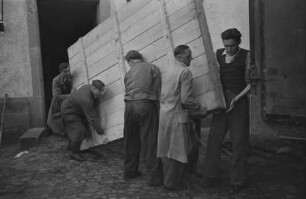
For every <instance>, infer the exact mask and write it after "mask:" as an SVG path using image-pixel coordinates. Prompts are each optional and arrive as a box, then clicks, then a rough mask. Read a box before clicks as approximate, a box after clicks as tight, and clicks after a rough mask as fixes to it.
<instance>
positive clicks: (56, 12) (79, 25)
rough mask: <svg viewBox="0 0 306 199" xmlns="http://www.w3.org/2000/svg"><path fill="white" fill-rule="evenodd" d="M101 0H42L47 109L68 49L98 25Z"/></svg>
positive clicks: (40, 13) (40, 18) (40, 14)
mask: <svg viewBox="0 0 306 199" xmlns="http://www.w3.org/2000/svg"><path fill="white" fill-rule="evenodd" d="M98 3H99V0H38V1H37V7H38V16H39V26H40V38H41V51H42V65H43V76H44V77H43V78H44V89H45V110H46V111H45V112H46V114H48V110H49V107H50V103H51V99H52V80H53V78H54V77H55V76H57V75H58V74H59V71H58V66H59V64H60V63H61V62H68V54H67V49H68V47H69V46H71V45H72V44H73V43H74V42H76V41H77V40H78V38H80V37H82V36H84V35H85V34H87V33H88V32H89V31H90V30H92V29H93V28H94V27H95V26H96V25H97V9H98Z"/></svg>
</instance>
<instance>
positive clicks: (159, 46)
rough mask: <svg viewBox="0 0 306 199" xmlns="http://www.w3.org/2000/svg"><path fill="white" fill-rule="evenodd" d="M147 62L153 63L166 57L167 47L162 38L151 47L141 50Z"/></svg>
mask: <svg viewBox="0 0 306 199" xmlns="http://www.w3.org/2000/svg"><path fill="white" fill-rule="evenodd" d="M140 53H142V54H143V55H144V56H145V58H146V60H147V61H148V62H153V61H155V60H157V59H159V58H160V57H162V56H164V55H166V47H165V40H164V38H163V37H162V38H160V39H159V40H157V41H155V42H154V43H151V44H150V45H148V46H146V47H145V48H143V49H141V50H140Z"/></svg>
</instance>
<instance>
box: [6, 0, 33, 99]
mask: <svg viewBox="0 0 306 199" xmlns="http://www.w3.org/2000/svg"><path fill="white" fill-rule="evenodd" d="M4 22H5V27H4V28H5V31H4V32H2V33H0V44H1V45H0V98H3V96H4V94H5V93H7V94H8V95H9V97H11V98H16V97H31V96H33V88H32V74H31V61H30V52H29V51H30V49H29V36H28V26H27V6H26V1H25V0H4Z"/></svg>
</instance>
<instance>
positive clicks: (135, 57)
mask: <svg viewBox="0 0 306 199" xmlns="http://www.w3.org/2000/svg"><path fill="white" fill-rule="evenodd" d="M124 58H125V60H126V61H127V63H128V64H129V66H130V67H133V66H134V64H135V63H136V62H139V61H143V57H142V54H140V53H139V52H138V51H136V50H130V51H129V52H128V53H126V55H125V57H124Z"/></svg>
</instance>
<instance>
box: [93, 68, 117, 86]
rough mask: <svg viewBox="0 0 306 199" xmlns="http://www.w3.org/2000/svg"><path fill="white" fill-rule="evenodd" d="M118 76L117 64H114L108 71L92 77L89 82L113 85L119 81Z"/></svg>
mask: <svg viewBox="0 0 306 199" xmlns="http://www.w3.org/2000/svg"><path fill="white" fill-rule="evenodd" d="M118 74H120V69H119V64H116V65H114V66H112V67H110V68H109V69H108V70H106V71H104V72H102V73H100V74H97V75H96V76H94V77H92V78H91V79H90V80H93V79H99V80H101V81H102V82H104V84H105V85H108V84H110V83H113V82H115V81H117V80H120V79H121V77H120V75H118Z"/></svg>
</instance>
